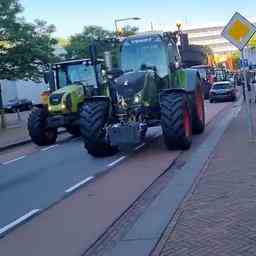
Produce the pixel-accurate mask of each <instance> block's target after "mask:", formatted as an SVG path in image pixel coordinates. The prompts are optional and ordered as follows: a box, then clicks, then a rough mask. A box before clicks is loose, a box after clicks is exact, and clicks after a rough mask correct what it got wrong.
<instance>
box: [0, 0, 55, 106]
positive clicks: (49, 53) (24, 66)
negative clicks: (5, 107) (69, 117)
mask: <svg viewBox="0 0 256 256" xmlns="http://www.w3.org/2000/svg"><path fill="white" fill-rule="evenodd" d="M22 11H23V8H22V6H21V4H20V2H19V0H0V80H2V79H7V80H17V79H27V80H28V79H31V80H34V81H39V80H40V79H41V78H42V73H43V67H44V65H45V64H46V63H49V62H52V61H53V60H54V58H55V57H54V54H53V52H54V46H55V44H56V43H57V41H56V40H55V39H53V38H52V33H53V32H54V31H55V27H54V26H53V25H47V23H46V22H44V21H40V20H36V21H35V22H34V23H27V22H26V21H25V19H24V18H23V17H21V14H22ZM0 97H1V95H0ZM0 102H1V100H0ZM1 108H2V106H0V109H1Z"/></svg>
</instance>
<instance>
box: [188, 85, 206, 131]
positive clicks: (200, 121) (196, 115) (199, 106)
mask: <svg viewBox="0 0 256 256" xmlns="http://www.w3.org/2000/svg"><path fill="white" fill-rule="evenodd" d="M191 114H192V129H193V133H194V134H200V133H203V131H204V129H205V106H204V95H203V90H202V88H201V87H197V89H196V91H195V93H194V94H193V96H192V113H191Z"/></svg>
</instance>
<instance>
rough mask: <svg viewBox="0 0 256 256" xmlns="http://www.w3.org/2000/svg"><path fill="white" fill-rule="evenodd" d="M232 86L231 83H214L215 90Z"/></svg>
mask: <svg viewBox="0 0 256 256" xmlns="http://www.w3.org/2000/svg"><path fill="white" fill-rule="evenodd" d="M230 88H232V86H231V84H224V83H223V84H215V85H213V89H214V90H221V89H230Z"/></svg>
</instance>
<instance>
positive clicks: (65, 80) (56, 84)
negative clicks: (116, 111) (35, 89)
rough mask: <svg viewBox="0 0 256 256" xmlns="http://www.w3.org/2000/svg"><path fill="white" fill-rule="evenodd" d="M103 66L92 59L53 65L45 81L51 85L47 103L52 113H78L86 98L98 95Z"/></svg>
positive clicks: (44, 99)
mask: <svg viewBox="0 0 256 256" xmlns="http://www.w3.org/2000/svg"><path fill="white" fill-rule="evenodd" d="M102 64H103V61H101V60H97V61H96V63H92V61H91V60H90V59H79V60H69V61H64V62H60V63H55V64H54V65H52V67H51V70H50V71H49V72H47V73H46V75H45V80H46V82H48V83H49V85H50V92H49V95H48V100H47V97H46V95H45V94H43V95H42V97H44V98H43V102H47V105H48V111H49V112H50V113H70V112H71V113H76V112H77V111H78V110H79V107H80V105H81V104H82V103H83V102H84V100H85V98H86V97H91V96H93V95H98V94H99V93H100V91H101V88H100V85H101V84H102V81H101V79H102V73H101V71H102Z"/></svg>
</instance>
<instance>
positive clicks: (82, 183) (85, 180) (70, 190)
mask: <svg viewBox="0 0 256 256" xmlns="http://www.w3.org/2000/svg"><path fill="white" fill-rule="evenodd" d="M92 179H94V176H90V177H88V178H86V179H84V180H82V181H80V182H78V183H77V184H76V185H74V186H72V187H70V188H68V189H67V190H65V193H71V192H73V191H75V190H77V189H78V188H80V187H81V186H83V185H84V184H86V183H88V182H89V181H90V180H92Z"/></svg>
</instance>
